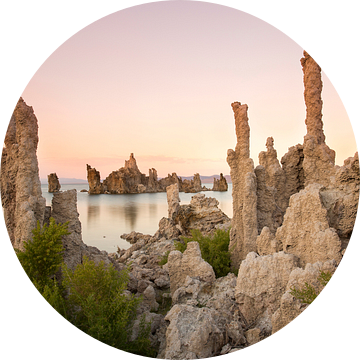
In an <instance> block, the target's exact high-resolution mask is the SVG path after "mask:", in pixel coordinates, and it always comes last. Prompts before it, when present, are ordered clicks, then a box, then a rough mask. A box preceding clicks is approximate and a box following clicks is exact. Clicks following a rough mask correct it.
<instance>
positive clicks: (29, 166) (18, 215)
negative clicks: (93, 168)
mask: <svg viewBox="0 0 360 360" xmlns="http://www.w3.org/2000/svg"><path fill="white" fill-rule="evenodd" d="M38 141H39V138H38V122H37V119H36V116H35V114H34V111H33V108H32V107H31V106H28V105H26V103H25V101H24V100H23V99H22V98H20V100H19V101H18V103H17V105H16V107H15V110H14V113H13V115H12V117H11V120H10V123H9V127H8V130H7V133H6V136H5V142H4V147H3V151H2V158H1V202H2V206H3V209H4V217H5V224H6V228H7V231H8V233H9V237H10V240H11V243H12V244H13V246H14V248H18V249H21V250H22V249H23V243H24V241H28V240H30V239H31V238H32V232H31V231H32V229H34V228H35V227H36V225H37V222H38V221H39V222H40V225H42V224H43V221H44V213H45V205H46V201H45V198H43V197H42V193H41V184H40V179H39V168H38V160H37V156H36V151H37V146H38Z"/></svg>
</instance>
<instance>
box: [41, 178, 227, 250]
mask: <svg viewBox="0 0 360 360" xmlns="http://www.w3.org/2000/svg"><path fill="white" fill-rule="evenodd" d="M73 188H76V189H77V190H78V192H77V208H78V212H79V215H80V221H81V224H82V238H83V241H84V242H85V243H86V244H87V245H91V246H96V247H97V248H99V249H100V250H106V251H108V252H113V251H116V248H117V246H119V247H120V248H122V249H127V248H129V247H130V246H131V245H130V244H129V243H128V242H126V241H125V240H123V239H121V238H120V235H122V234H124V233H129V232H131V231H138V232H142V233H144V234H151V235H153V234H155V232H156V230H157V229H158V224H159V221H160V219H161V218H162V217H167V216H168V207H167V198H166V193H151V194H131V195H130V194H129V195H105V194H102V195H91V196H90V195H88V193H84V192H83V193H81V192H80V190H81V189H83V188H84V185H62V186H61V190H64V191H65V190H68V189H73ZM42 192H43V196H44V197H45V198H46V202H47V204H48V205H50V204H51V199H52V194H49V193H48V192H47V185H45V184H44V185H42ZM205 194H206V196H210V197H216V198H217V199H218V200H219V203H220V204H219V207H220V208H221V209H222V210H223V211H224V212H225V213H226V214H227V215H228V216H229V217H231V216H232V198H231V184H230V186H229V191H227V192H224V193H221V192H212V191H209V192H206V193H205ZM193 195H194V194H190V193H189V194H187V193H186V194H185V193H180V198H181V204H188V203H189V202H190V200H191V197H192V196H193Z"/></svg>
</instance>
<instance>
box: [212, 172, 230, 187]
mask: <svg viewBox="0 0 360 360" xmlns="http://www.w3.org/2000/svg"><path fill="white" fill-rule="evenodd" d="M227 190H228V184H227V181H226V179H225V178H224V175H223V174H222V173H220V179H216V178H214V184H213V188H212V191H227Z"/></svg>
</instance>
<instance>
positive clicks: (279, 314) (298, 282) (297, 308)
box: [271, 260, 336, 334]
mask: <svg viewBox="0 0 360 360" xmlns="http://www.w3.org/2000/svg"><path fill="white" fill-rule="evenodd" d="M335 270H336V262H335V261H334V260H332V261H327V262H325V263H322V262H316V263H315V264H306V266H305V269H301V268H296V269H294V270H293V271H292V272H291V274H290V276H289V281H288V283H287V285H286V292H285V293H284V294H283V296H282V297H281V301H280V307H279V309H278V310H276V312H275V313H274V314H273V316H272V318H271V322H272V333H273V334H274V333H275V332H277V331H279V330H280V329H281V328H283V327H284V326H285V325H287V324H288V323H289V322H291V321H292V320H294V319H295V318H296V317H297V316H298V315H300V314H301V313H302V312H303V311H304V310H305V309H306V308H307V306H308V305H307V304H303V303H302V302H301V301H300V300H298V299H296V298H295V297H293V296H292V295H291V294H290V291H291V289H292V288H295V289H297V290H300V289H304V287H305V283H307V284H309V285H310V286H312V287H313V288H314V289H315V291H316V293H320V291H321V290H322V289H323V286H322V285H321V283H320V281H319V275H320V272H321V271H324V272H330V273H331V274H333V273H334V272H335Z"/></svg>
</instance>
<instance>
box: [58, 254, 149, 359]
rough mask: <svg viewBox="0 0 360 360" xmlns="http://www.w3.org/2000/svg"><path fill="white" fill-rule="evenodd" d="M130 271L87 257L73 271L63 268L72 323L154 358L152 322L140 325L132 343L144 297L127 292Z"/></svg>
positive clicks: (118, 344) (130, 349) (102, 338)
mask: <svg viewBox="0 0 360 360" xmlns="http://www.w3.org/2000/svg"><path fill="white" fill-rule="evenodd" d="M128 273H129V270H123V271H121V272H118V271H117V270H115V268H114V267H113V265H112V264H111V265H109V266H107V265H105V264H104V262H100V263H99V264H95V263H94V262H93V261H89V260H88V259H87V258H86V257H84V259H83V263H82V264H79V265H78V266H77V267H76V269H75V270H74V271H72V270H70V269H69V268H68V267H66V266H64V268H63V276H64V280H63V284H64V285H65V287H66V288H67V289H68V290H69V296H68V301H69V308H70V311H71V318H72V320H71V322H72V323H73V324H74V325H75V326H77V327H78V328H79V329H81V330H83V331H84V332H86V333H87V334H88V335H90V336H92V337H94V338H95V339H97V340H99V341H102V342H104V343H105V344H108V345H110V346H113V347H115V348H118V349H121V350H124V351H128V352H131V353H134V354H138V355H144V356H153V355H155V354H154V350H153V349H152V348H151V346H150V340H149V334H150V326H151V324H150V323H146V322H145V319H142V320H141V322H140V331H139V335H138V337H137V338H136V339H135V340H130V338H131V335H132V327H133V324H134V321H135V319H136V310H137V308H138V306H139V304H140V302H141V301H142V298H139V297H135V295H134V294H131V293H129V292H125V290H126V288H127V283H128V279H129V276H128Z"/></svg>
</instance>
